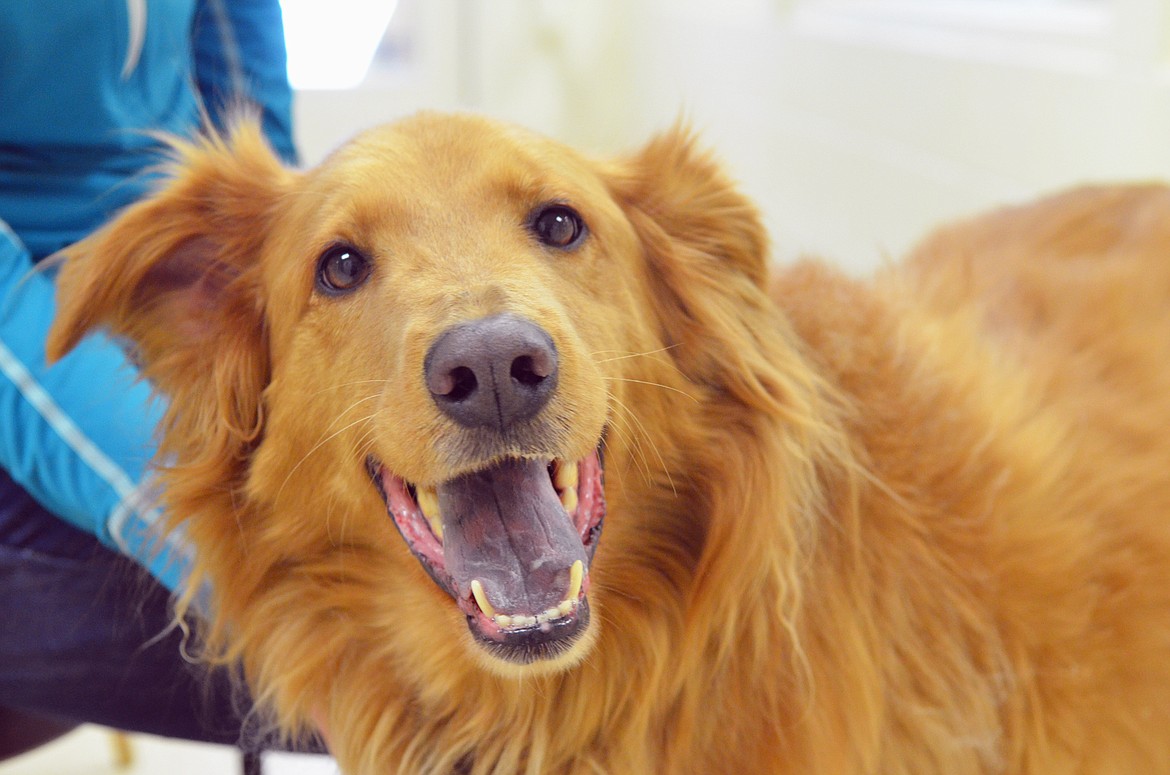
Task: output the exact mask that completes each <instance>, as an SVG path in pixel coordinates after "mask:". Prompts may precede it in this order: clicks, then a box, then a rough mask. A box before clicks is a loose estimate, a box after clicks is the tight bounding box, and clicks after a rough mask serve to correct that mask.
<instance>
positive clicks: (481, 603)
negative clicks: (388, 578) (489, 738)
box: [367, 451, 605, 664]
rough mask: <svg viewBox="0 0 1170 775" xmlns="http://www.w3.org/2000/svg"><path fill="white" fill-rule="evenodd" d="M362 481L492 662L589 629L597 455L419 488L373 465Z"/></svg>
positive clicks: (544, 648) (543, 650)
mask: <svg viewBox="0 0 1170 775" xmlns="http://www.w3.org/2000/svg"><path fill="white" fill-rule="evenodd" d="M367 468H368V470H369V473H370V477H371V479H372V480H373V482H374V484H375V486H377V488H378V490H379V492H381V493H382V497H383V499H384V500H385V502H386V508H387V511H388V512H389V513H390V516H391V518H393V520H394V524H395V525H396V526H397V527H398V531H399V532H400V533H401V534H402V537H403V539H404V540H405V541H406V544H407V546H408V547H409V548H410V551H411V552H412V553H413V554H414V556H415V557H416V558H417V559H418V561H419V563H421V564H422V566H423V568H424V569H425V570H426V571H427V573H428V574H429V575H430V577H431V578H432V579H434V581H435V583H436V584H438V585H439V587H440V588H442V589H443V590H445V591H446V592H447V593H448V594H449V595H450V596H451V597H452V598H453V599H454V600H455V602H456V604H457V605H458V606H459V609H460V610H461V611H462V612H463V614H464V615H465V616H466V618H467V625H468V628H469V629H470V630H471V633H472V635H473V636H475V638H476V640H477V641H478V642H479V643H480V644H481V645H483V646H484V647H485V648H486V649H487V650H488V651H489V652H490V653H492V654H493V655H495V656H497V657H499V658H501V659H504V660H506V661H509V662H516V663H522V664H527V663H530V662H535V661H538V660H543V659H553V658H555V657H557V656H558V655H560V654H561V653H563V652H565V651H566V650H567V649H568V648H569V647H570V646H571V645H572V644H573V643H574V642H575V641H576V639H577V637H578V636H580V635H581V634H583V633H584V632H585V629H586V627H587V626H588V624H589V603H588V597H587V594H588V591H589V584H590V580H589V567H590V563H591V561H592V559H593V554H594V552H595V551H596V549H597V542H598V538H599V537H600V535H601V529H602V523H603V521H604V517H605V496H604V491H603V487H602V464H601V457H600V454H599V453H598V452H597V451H594V452H593V453H591V454H590V455H588V456H587V457H585V458H584V459H582V460H579V461H576V462H568V461H564V460H539V459H520V458H509V459H506V460H503V461H500V462H497V463H495V464H493V465H491V466H489V467H487V468H485V469H482V470H479V471H475V472H472V473H470V474H465V475H463V476H459V477H456V478H454V479H451V480H448V481H446V482H443V483H442V484H440V485H438V486H437V487H433V488H431V487H418V486H415V485H414V484H411V483H409V482H407V481H405V480H403V479H401V478H400V477H398V476H395V475H394V474H393V473H391V472H390V471H389V469H387V468H386V467H385V466H384V465H382V464H381V463H380V462H379V461H377V460H376V459H374V458H372V457H371V458H369V459H368V460H367Z"/></svg>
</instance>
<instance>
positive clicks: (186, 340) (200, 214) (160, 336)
mask: <svg viewBox="0 0 1170 775" xmlns="http://www.w3.org/2000/svg"><path fill="white" fill-rule="evenodd" d="M172 147H173V157H174V158H173V166H172V168H171V169H170V173H171V176H170V179H169V180H168V182H166V183H165V184H164V186H163V187H162V188H161V189H160V190H159V191H158V192H157V193H156V194H154V195H153V196H150V197H148V198H147V199H144V200H142V201H140V202H138V203H137V204H135V205H133V206H131V207H130V208H128V209H127V210H125V211H124V212H123V213H122V214H121V215H120V216H118V217H117V218H116V219H115V220H114V221H113V222H111V223H110V224H108V225H107V226H105V227H104V228H102V229H101V230H100V231H98V232H96V233H95V234H94V235H92V236H91V237H89V238H87V239H85V240H83V241H82V242H80V243H78V244H76V245H74V246H72V247H70V248H68V249H66V251H64V265H63V267H62V269H61V273H60V276H59V278H58V282H57V300H58V311H57V317H56V320H55V322H54V324H53V327H52V329H51V331H50V334H49V339H48V342H47V354H48V357H49V358H50V359H51V360H56V359H58V358H60V357H62V356H63V355H64V354H65V353H67V352H68V351H69V350H70V349H72V348H73V347H74V346H75V345H76V344H77V342H78V341H79V340H80V339H81V338H82V337H83V336H84V335H85V334H86V333H88V332H90V331H92V330H95V329H98V328H102V329H106V330H108V331H109V332H111V333H112V334H114V335H115V336H118V337H122V338H124V339H126V340H128V341H129V343H130V344H131V346H132V347H133V348H134V351H135V357H136V359H137V360H138V361H139V362H140V363H141V364H142V366H143V369H144V373H145V374H146V376H147V377H149V378H150V379H151V380H152V381H153V382H154V383H155V385H156V386H157V387H158V388H159V390H160V391H161V392H163V393H164V394H167V395H170V396H171V397H172V398H176V399H181V398H182V397H184V396H193V397H194V398H192V399H190V400H176V402H175V403H177V404H178V403H181V404H182V405H183V406H184V415H183V416H182V417H181V418H180V417H179V416H178V415H175V414H172V415H171V416H170V417H169V421H170V422H172V423H175V422H181V423H184V424H187V425H188V427H189V428H190V430H191V431H193V433H192V436H191V437H192V438H199V437H204V438H206V437H207V436H209V435H210V436H212V437H216V436H218V437H219V439H218V443H217V441H216V440H215V439H214V438H207V439H206V440H207V446H206V448H204V449H203V450H201V452H203V453H204V454H215V453H213V449H214V450H216V452H226V451H228V450H229V449H231V448H232V447H236V448H238V445H239V444H241V443H247V442H248V441H250V440H251V439H253V438H254V437H255V436H256V434H257V433H258V432H259V428H260V396H261V392H262V391H263V388H264V386H265V385H266V384H267V380H268V352H267V342H266V338H265V324H264V305H263V297H262V295H261V293H260V287H261V278H260V265H259V256H260V254H261V250H262V246H263V242H264V240H265V236H266V235H267V234H268V233H269V232H270V226H271V223H272V221H273V219H274V218H275V216H276V213H277V212H278V207H279V204H280V202H281V199H282V197H283V196H284V194H285V193H286V192H287V191H288V190H289V189H290V186H291V184H292V182H293V180H294V179H295V173H293V172H292V171H290V170H287V169H285V168H284V167H283V166H282V165H281V164H280V162H279V161H278V160H277V159H276V157H275V156H274V155H273V153H272V152H271V151H270V150H269V149H268V146H267V144H266V143H265V141H264V139H263V136H262V134H261V132H260V129H259V127H258V126H257V125H256V124H254V123H250V122H248V123H244V124H241V125H240V126H239V127H237V128H236V129H235V130H234V131H233V132H232V133H231V136H230V137H226V138H225V137H221V136H218V135H212V136H210V137H206V138H204V139H201V140H199V141H196V142H193V143H188V142H184V141H174V142H173V143H172ZM233 442H234V443H233ZM196 454H198V453H196Z"/></svg>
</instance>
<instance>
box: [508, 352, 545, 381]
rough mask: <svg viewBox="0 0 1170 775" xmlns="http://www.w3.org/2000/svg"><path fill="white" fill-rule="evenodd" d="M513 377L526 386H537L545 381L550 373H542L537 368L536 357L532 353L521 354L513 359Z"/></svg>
mask: <svg viewBox="0 0 1170 775" xmlns="http://www.w3.org/2000/svg"><path fill="white" fill-rule="evenodd" d="M510 373H511V375H512V379H514V380H516V381H517V382H519V383H520V384H521V385H524V386H525V387H536V386H537V385H539V384H540V383H541V382H543V381H544V379H545V377H547V376H548V374H541V373H540V370H539V369H538V368H537V364H536V359H534V358H533V357H532V356H531V355H521V356H520V357H519V358H517V359H516V360H514V361H512V369H511V372H510Z"/></svg>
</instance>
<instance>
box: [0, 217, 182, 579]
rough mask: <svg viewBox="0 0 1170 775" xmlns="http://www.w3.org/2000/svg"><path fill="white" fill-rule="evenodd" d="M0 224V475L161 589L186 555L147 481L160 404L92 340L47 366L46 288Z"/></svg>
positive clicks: (49, 308)
mask: <svg viewBox="0 0 1170 775" xmlns="http://www.w3.org/2000/svg"><path fill="white" fill-rule="evenodd" d="M33 266H34V265H33V263H32V260H31V258H30V257H29V254H28V252H27V251H25V250H24V248H23V245H22V244H21V243H20V241H19V240H18V239H17V237H16V236H15V235H14V234H13V233H12V232H11V231H10V230H9V229H8V227H7V226H6V225H5V224H4V222H3V221H0V467H2V468H4V469H5V470H6V471H7V472H8V474H9V476H11V477H12V479H13V481H15V482H16V483H17V484H19V485H20V486H21V487H23V488H24V489H25V490H26V491H27V492H28V493H29V494H30V495H31V496H32V497H33V498H34V499H36V500H37V501H38V502H39V503H40V504H41V505H42V506H44V507H45V508H46V509H48V510H49V511H52V512H53V513H54V514H56V515H57V516H59V517H61V518H62V519H64V520H65V521H67V522H69V523H71V524H73V525H74V526H76V527H79V528H81V529H82V530H85V531H86V532H88V533H92V534H93V535H95V536H96V537H97V538H98V540H99V541H101V542H102V543H103V544H106V545H107V546H109V547H111V548H113V549H115V550H117V551H119V552H121V553H123V554H125V555H128V556H130V557H132V558H134V559H136V560H137V561H138V562H139V563H140V564H142V565H143V566H145V567H146V569H147V570H149V571H150V573H151V574H152V575H153V576H155V577H156V578H157V579H158V580H159V581H161V582H162V583H163V584H165V585H166V586H167V587H168V588H170V589H171V590H175V591H177V590H179V588H180V586H181V584H182V582H183V580H184V579H185V577H186V574H187V569H188V560H187V559H186V552H187V549H186V548H185V547H183V546H182V545H181V544H182V542H181V538H180V537H179V536H178V535H176V534H171V535H170V536H168V537H166V538H163V533H162V531H161V529H160V528H161V525H158V524H157V522H158V520H159V511H158V509H157V508H156V504H155V498H156V495H157V493H155V492H153V485H152V481H151V476H150V463H151V458H152V457H153V455H154V452H155V446H156V445H155V443H154V433H155V427H156V426H157V425H158V422H159V420H160V419H161V417H162V413H163V405H162V403H161V399H156V398H154V397H153V395H152V390H151V387H150V385H149V384H147V383H146V382H143V381H140V380H139V379H138V373H137V370H136V369H135V368H134V366H133V365H132V364H131V363H130V362H129V359H128V358H127V357H126V355H125V354H124V353H123V351H122V350H121V348H119V347H118V345H117V344H116V343H115V342H113V341H111V340H110V339H109V338H107V337H105V336H102V335H95V336H92V337H89V338H88V339H86V341H84V342H82V343H81V344H80V345H79V346H78V347H77V348H76V349H75V350H74V351H73V352H71V353H70V354H69V355H68V356H66V357H65V358H63V359H62V360H61V361H60V362H58V363H56V364H54V365H53V366H52V367H50V366H48V365H47V364H46V363H45V348H44V342H45V337H46V335H47V333H48V330H49V325H50V324H51V323H52V320H53V314H54V311H55V309H56V304H55V297H54V294H55V289H54V285H53V282H52V280H51V279H50V277H49V276H48V275H46V274H45V273H44V272H43V271H38V270H34V268H33Z"/></svg>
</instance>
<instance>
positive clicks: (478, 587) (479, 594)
mask: <svg viewBox="0 0 1170 775" xmlns="http://www.w3.org/2000/svg"><path fill="white" fill-rule="evenodd" d="M471 595H472V597H474V598H475V602H476V603H478V604H479V610H481V611H483V612H484V615H486V616H487V618H489V619H491V618H492V617H494V616H495V615H496V609H495V608H493V607H492V604H491V603H489V602H488V599H487V593H486V592H484V591H483V584H480V583H479V579H475V580H474V581H472V582H471Z"/></svg>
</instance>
